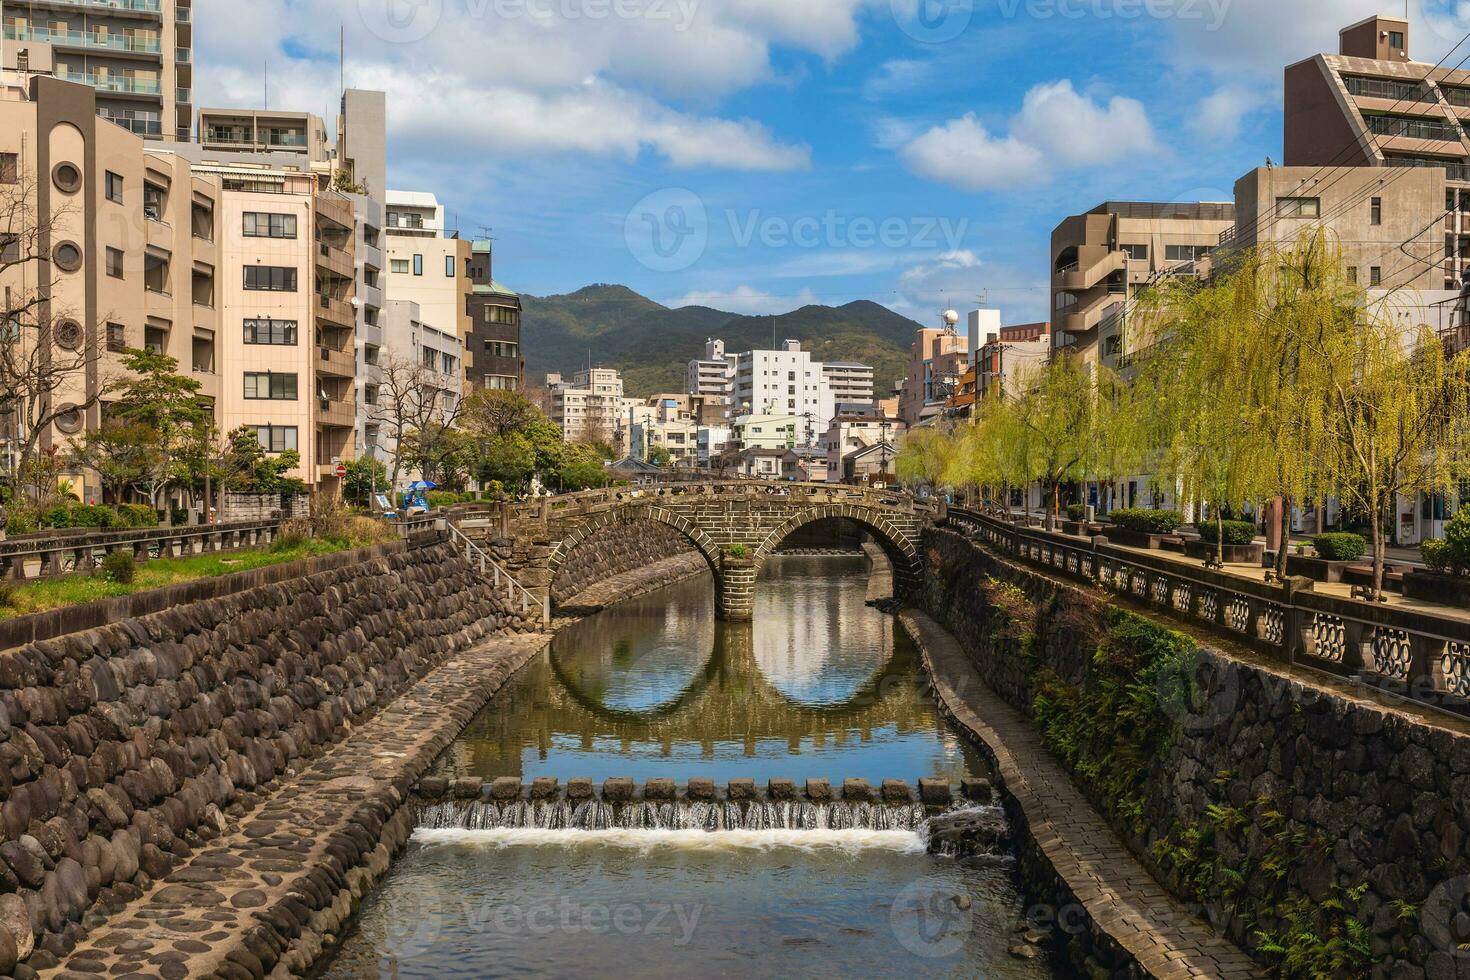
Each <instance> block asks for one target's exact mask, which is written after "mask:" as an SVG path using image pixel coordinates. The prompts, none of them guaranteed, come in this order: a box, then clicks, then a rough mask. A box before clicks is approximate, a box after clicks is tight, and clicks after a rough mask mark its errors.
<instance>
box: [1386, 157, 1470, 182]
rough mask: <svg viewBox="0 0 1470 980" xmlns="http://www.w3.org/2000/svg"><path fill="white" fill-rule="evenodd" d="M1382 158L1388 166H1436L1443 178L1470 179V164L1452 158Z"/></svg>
mask: <svg viewBox="0 0 1470 980" xmlns="http://www.w3.org/2000/svg"><path fill="white" fill-rule="evenodd" d="M1384 159H1385V160H1386V161H1387V163H1388V165H1389V166H1390V167H1423V168H1438V169H1440V170H1443V171H1444V172H1445V180H1457V181H1470V166H1467V165H1465V164H1463V163H1459V162H1457V161H1454V160H1442V159H1438V158H1435V157H1403V156H1386V157H1385V158H1384Z"/></svg>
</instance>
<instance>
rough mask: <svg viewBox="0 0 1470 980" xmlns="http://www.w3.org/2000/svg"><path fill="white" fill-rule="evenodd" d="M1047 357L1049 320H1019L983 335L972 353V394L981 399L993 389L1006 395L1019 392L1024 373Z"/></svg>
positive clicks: (1025, 374)
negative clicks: (974, 354)
mask: <svg viewBox="0 0 1470 980" xmlns="http://www.w3.org/2000/svg"><path fill="white" fill-rule="evenodd" d="M1050 357H1051V324H1050V323H1023V324H1018V325H1016V326H1011V327H1001V328H1000V330H999V331H998V332H996V333H990V334H987V335H986V336H985V339H984V342H983V343H982V344H981V345H980V347H979V349H978V351H977V352H976V356H975V379H974V380H975V395H976V397H977V398H978V399H979V400H980V401H984V400H985V399H986V398H987V397H989V395H990V394H991V392H993V391H998V392H999V393H1000V394H1001V395H1002V396H1003V397H1006V398H1014V397H1016V396H1019V395H1021V394H1023V393H1024V391H1025V387H1024V384H1025V380H1026V378H1027V376H1028V375H1030V374H1031V373H1033V372H1035V371H1038V370H1040V368H1041V367H1042V366H1043V365H1044V364H1045V363H1046V361H1047V359H1048V358H1050Z"/></svg>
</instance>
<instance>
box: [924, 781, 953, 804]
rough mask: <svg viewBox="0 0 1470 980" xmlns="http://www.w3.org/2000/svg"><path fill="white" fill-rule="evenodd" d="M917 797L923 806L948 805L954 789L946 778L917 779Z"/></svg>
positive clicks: (951, 800)
mask: <svg viewBox="0 0 1470 980" xmlns="http://www.w3.org/2000/svg"><path fill="white" fill-rule="evenodd" d="M919 799H920V800H922V801H923V802H924V805H925V806H949V805H950V803H951V802H953V800H954V791H953V789H952V788H951V787H950V785H949V780H947V779H939V778H937V777H936V778H932V779H928V778H926V779H921V780H919Z"/></svg>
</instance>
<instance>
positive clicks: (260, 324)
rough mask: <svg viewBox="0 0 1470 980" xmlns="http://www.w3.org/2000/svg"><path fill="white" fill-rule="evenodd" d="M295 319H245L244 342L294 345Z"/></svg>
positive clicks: (276, 345)
mask: <svg viewBox="0 0 1470 980" xmlns="http://www.w3.org/2000/svg"><path fill="white" fill-rule="evenodd" d="M296 336H297V330H296V321H295V320H270V319H255V320H246V321H245V343H247V344H267V345H270V346H273V347H294V346H296Z"/></svg>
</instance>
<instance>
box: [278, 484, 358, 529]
mask: <svg viewBox="0 0 1470 980" xmlns="http://www.w3.org/2000/svg"><path fill="white" fill-rule="evenodd" d="M348 520H349V518H348V515H347V511H346V510H344V509H343V508H342V502H341V501H340V500H338V499H337V498H336V497H333V496H331V495H330V494H325V493H317V494H313V495H312V497H311V519H310V524H311V531H310V534H309V535H308V536H309V537H314V538H329V539H331V540H333V541H345V540H346V539H347V524H348ZM288 523H289V522H288Z"/></svg>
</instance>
